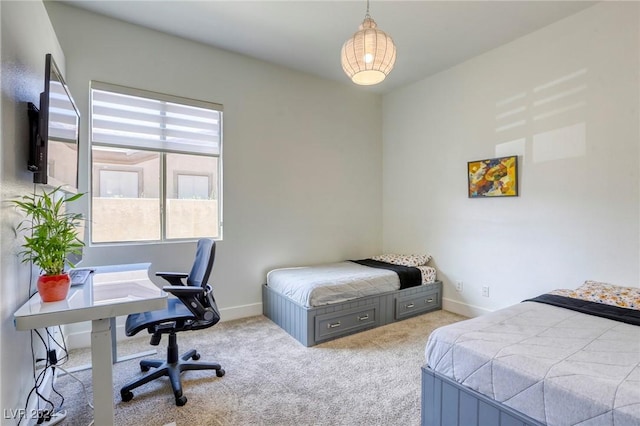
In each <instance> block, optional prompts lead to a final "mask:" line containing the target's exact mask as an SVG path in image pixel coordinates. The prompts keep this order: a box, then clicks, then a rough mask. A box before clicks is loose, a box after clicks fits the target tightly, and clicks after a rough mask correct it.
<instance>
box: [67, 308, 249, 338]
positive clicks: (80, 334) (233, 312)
mask: <svg viewBox="0 0 640 426" xmlns="http://www.w3.org/2000/svg"><path fill="white" fill-rule="evenodd" d="M256 315H262V303H252V304H250V305H242V306H234V307H231V308H224V309H220V316H221V317H222V320H221V321H231V320H235V319H240V318H246V317H253V316H256ZM125 321H126V317H118V318H116V341H120V340H124V339H130V337H127V335H126V334H125V332H124V324H125ZM64 333H65V339H66V343H67V348H68V349H79V348H88V347H90V346H91V323H86V325H85V326H84V327H80V326H75V327H74V330H73V331H69V330H68V329H67V330H65V331H64ZM139 334H140V335H146V334H143V333H139Z"/></svg>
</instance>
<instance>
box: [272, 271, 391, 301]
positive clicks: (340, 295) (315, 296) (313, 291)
mask: <svg viewBox="0 0 640 426" xmlns="http://www.w3.org/2000/svg"><path fill="white" fill-rule="evenodd" d="M267 285H268V286H269V287H271V288H272V289H273V290H275V291H277V292H278V293H281V294H283V295H285V296H287V297H289V298H290V299H292V300H294V301H296V302H297V303H299V304H300V305H302V306H305V307H311V306H322V305H327V304H329V303H339V302H345V301H347V300H352V299H355V298H358V297H364V296H371V295H374V294H379V293H384V292H387V291H394V290H398V289H399V288H400V279H399V278H398V274H396V273H395V272H393V271H389V270H387V269H379V268H370V267H368V266H362V265H359V264H357V263H354V262H339V263H330V264H325V265H317V266H304V267H297V268H282V269H274V270H273V271H271V272H269V273H268V274H267Z"/></svg>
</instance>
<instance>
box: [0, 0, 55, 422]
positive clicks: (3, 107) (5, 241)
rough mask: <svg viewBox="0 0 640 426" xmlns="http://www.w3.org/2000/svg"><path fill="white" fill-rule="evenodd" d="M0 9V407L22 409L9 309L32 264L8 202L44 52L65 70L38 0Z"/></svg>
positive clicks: (26, 185) (21, 369)
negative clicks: (23, 254) (24, 257)
mask: <svg viewBox="0 0 640 426" xmlns="http://www.w3.org/2000/svg"><path fill="white" fill-rule="evenodd" d="M0 11H1V13H0V17H1V22H2V25H1V32H0V34H1V36H0V40H1V46H2V47H1V49H0V56H1V58H2V72H1V74H2V76H1V89H2V101H1V103H0V111H1V117H2V124H1V125H0V128H1V129H2V130H1V131H0V147H1V148H0V211H1V212H2V215H1V221H2V223H1V228H0V245H1V246H2V250H1V251H0V253H1V257H0V283H1V285H0V313H1V314H2V319H1V325H0V371H1V372H2V374H0V387H1V389H0V394H1V403H0V408H1V409H3V410H7V411H8V410H10V409H13V410H16V409H19V408H24V404H25V400H26V397H27V393H28V392H29V390H30V389H31V387H32V386H33V378H32V377H31V372H32V362H31V346H30V345H31V344H30V337H29V332H25V331H16V330H15V327H14V325H13V313H14V312H15V311H16V309H17V308H18V307H20V305H22V304H23V303H24V302H26V300H27V299H28V297H29V294H30V293H29V287H30V277H29V273H30V270H29V269H30V268H29V267H27V266H26V265H23V264H21V263H20V261H19V259H18V257H17V255H16V253H17V252H18V251H19V247H18V245H17V244H16V238H15V234H14V232H13V228H14V226H15V225H16V224H17V220H18V217H17V215H16V213H15V211H14V209H13V208H12V207H11V206H10V205H9V204H8V203H7V202H6V201H7V200H9V199H13V198H16V197H17V196H20V195H23V194H26V193H29V192H31V191H32V190H33V184H32V183H31V182H32V181H33V180H32V179H33V177H32V174H31V173H30V172H28V171H27V158H28V139H29V138H28V119H27V102H33V103H34V104H36V105H38V104H39V96H40V92H41V91H42V90H44V62H45V61H44V59H45V54H47V53H52V54H53V56H54V58H55V60H56V62H57V63H58V65H59V66H60V68H61V70H62V71H63V72H64V55H63V53H62V50H61V49H60V45H59V44H58V41H57V39H56V35H55V33H54V31H53V27H52V26H51V22H50V21H49V17H48V16H47V12H46V10H45V8H44V6H43V5H42V3H41V2H33V1H30V2H12V1H2V2H0ZM14 412H15V411H14ZM2 417H3V419H2V424H15V423H16V422H15V421H14V420H11V419H4V417H5V415H4V411H3V415H2Z"/></svg>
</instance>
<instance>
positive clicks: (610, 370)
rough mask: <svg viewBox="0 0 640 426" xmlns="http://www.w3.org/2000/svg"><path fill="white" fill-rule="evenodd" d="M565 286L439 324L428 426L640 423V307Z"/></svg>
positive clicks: (428, 377)
mask: <svg viewBox="0 0 640 426" xmlns="http://www.w3.org/2000/svg"><path fill="white" fill-rule="evenodd" d="M567 292H570V291H568V290H567V291H565V293H562V292H560V293H557V294H552V293H554V292H551V293H549V294H544V295H541V296H539V297H537V298H534V299H530V300H528V301H524V302H522V303H520V304H517V305H514V306H510V307H508V308H505V309H502V310H499V311H496V312H493V313H490V314H487V315H483V316H481V317H477V318H473V319H470V320H466V321H461V322H459V323H454V324H451V325H448V326H445V327H441V328H439V329H437V330H435V331H434V332H433V333H432V334H431V335H430V336H429V340H428V343H427V347H426V349H425V358H426V364H425V365H424V366H423V367H422V406H421V425H422V426H436V425H438V426H441V425H447V426H456V425H459V426H494V425H495V426H498V425H499V426H512V425H518V426H525V425H526V426H529V425H531V426H538V425H581V426H595V425H616V426H620V425H629V426H630V425H638V424H640V311H639V310H637V306H636V308H633V307H632V308H629V306H628V305H626V306H625V307H620V306H613V304H610V303H603V302H602V301H603V300H605V299H606V298H607V297H609V296H602V293H600V294H598V295H596V296H595V297H594V294H593V291H591V290H590V291H589V292H584V293H586V294H587V296H588V297H589V298H591V299H592V300H586V299H585V298H581V297H578V298H574V297H572V296H570V295H569V294H567ZM633 292H636V294H640V289H635V290H633V289H632V290H631V293H633ZM619 294H620V293H619V292H618V296H619ZM618 296H614V297H616V298H618ZM633 297H635V298H636V303H638V302H640V296H632V298H631V299H627V300H632V299H633ZM593 300H598V301H593ZM619 300H620V299H619V298H618V301H619ZM626 303H627V302H624V304H626Z"/></svg>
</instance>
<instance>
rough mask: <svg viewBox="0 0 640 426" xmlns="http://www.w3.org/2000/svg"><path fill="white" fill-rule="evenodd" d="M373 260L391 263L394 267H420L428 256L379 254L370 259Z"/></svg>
mask: <svg viewBox="0 0 640 426" xmlns="http://www.w3.org/2000/svg"><path fill="white" fill-rule="evenodd" d="M372 259H373V260H377V261H379V262H387V263H393V264H394V265H402V266H413V267H416V266H422V265H425V264H426V263H427V262H428V261H429V259H431V255H430V254H381V255H378V256H374V257H372Z"/></svg>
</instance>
